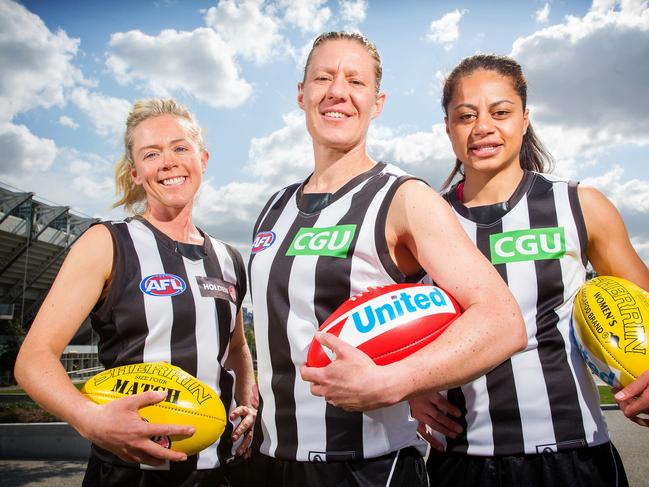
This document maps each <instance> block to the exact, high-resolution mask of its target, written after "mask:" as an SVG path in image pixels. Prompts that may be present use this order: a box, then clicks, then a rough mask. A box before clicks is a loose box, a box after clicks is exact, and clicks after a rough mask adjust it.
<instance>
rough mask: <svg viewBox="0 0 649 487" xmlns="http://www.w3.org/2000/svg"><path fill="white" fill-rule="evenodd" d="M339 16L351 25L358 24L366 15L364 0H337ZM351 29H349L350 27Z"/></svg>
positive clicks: (365, 2)
mask: <svg viewBox="0 0 649 487" xmlns="http://www.w3.org/2000/svg"><path fill="white" fill-rule="evenodd" d="M338 4H339V6H340V17H341V18H342V20H343V21H345V22H348V23H349V24H350V27H351V26H355V25H358V24H360V23H361V22H363V21H364V20H365V17H366V16H367V1H366V0H338ZM350 30H351V29H350Z"/></svg>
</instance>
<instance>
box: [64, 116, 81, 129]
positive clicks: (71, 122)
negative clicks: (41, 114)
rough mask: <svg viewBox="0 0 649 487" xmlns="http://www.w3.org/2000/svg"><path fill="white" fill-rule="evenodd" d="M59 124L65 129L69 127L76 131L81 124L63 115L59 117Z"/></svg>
mask: <svg viewBox="0 0 649 487" xmlns="http://www.w3.org/2000/svg"><path fill="white" fill-rule="evenodd" d="M59 124H61V125H63V126H64V127H69V128H71V129H74V130H76V129H78V128H79V124H78V123H77V122H75V121H74V120H72V119H71V118H70V117H68V116H67V115H61V116H60V117H59Z"/></svg>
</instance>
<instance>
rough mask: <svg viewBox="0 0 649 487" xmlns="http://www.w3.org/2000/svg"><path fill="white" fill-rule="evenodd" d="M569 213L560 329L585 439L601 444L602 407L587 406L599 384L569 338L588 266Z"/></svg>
mask: <svg viewBox="0 0 649 487" xmlns="http://www.w3.org/2000/svg"><path fill="white" fill-rule="evenodd" d="M549 179H550V178H549ZM555 201H556V204H557V208H569V207H570V201H569V200H568V192H567V191H557V192H555ZM568 216H569V213H568V212H558V219H559V226H562V227H564V228H566V230H568V231H566V239H567V240H568V239H571V241H567V242H566V248H567V249H575V258H574V259H561V261H560V262H561V273H562V275H563V276H564V278H563V279H564V282H565V283H566V285H565V288H564V305H563V306H562V307H560V308H559V309H557V310H556V311H557V314H558V315H559V320H560V321H559V331H560V332H561V335H562V336H563V340H564V343H565V344H566V347H565V349H566V354H567V355H568V356H570V360H569V361H568V363H569V365H570V369H571V370H572V374H573V375H574V376H575V377H576V379H577V381H578V382H577V385H578V386H579V387H577V395H578V399H579V406H580V409H581V412H582V420H583V422H584V428H585V431H586V440H587V441H588V442H589V444H593V445H599V444H601V443H605V442H607V441H609V437H608V428H607V426H606V422H605V421H604V416H603V415H602V414H601V411H600V409H599V407H597V409H596V410H595V411H592V410H591V409H589V407H588V405H589V404H590V405H591V407H592V406H593V405H597V404H599V392H598V390H597V387H596V386H595V385H594V379H593V374H591V372H590V370H589V369H588V367H587V366H586V364H585V362H584V361H583V360H582V359H581V356H580V353H579V350H578V349H577V347H575V346H573V344H572V342H571V338H570V316H571V315H572V303H573V300H574V297H575V294H576V292H577V290H578V289H579V287H580V286H581V283H583V282H584V281H585V280H586V268H585V267H584V266H583V265H581V264H580V262H581V259H582V257H583V256H582V254H581V248H580V245H579V240H578V239H577V227H576V225H575V221H574V220H573V219H572V218H569V217H568ZM574 239H577V240H574Z"/></svg>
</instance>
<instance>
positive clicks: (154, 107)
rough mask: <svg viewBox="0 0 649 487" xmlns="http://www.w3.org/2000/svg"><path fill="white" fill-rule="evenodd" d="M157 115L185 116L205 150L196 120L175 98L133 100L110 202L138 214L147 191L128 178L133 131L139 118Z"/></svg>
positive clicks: (131, 160)
mask: <svg viewBox="0 0 649 487" xmlns="http://www.w3.org/2000/svg"><path fill="white" fill-rule="evenodd" d="M160 115H174V116H176V117H179V118H182V119H185V120H187V122H189V127H188V130H189V136H190V137H191V138H192V140H193V141H194V142H196V144H198V147H199V149H200V150H201V151H206V150H207V148H206V146H205V142H203V134H202V132H201V127H200V126H199V125H198V122H196V119H195V118H194V116H193V115H192V114H191V112H190V111H189V110H187V109H186V108H185V107H184V106H182V105H181V104H180V103H178V102H177V101H176V100H174V99H172V98H169V99H160V98H153V99H150V100H138V101H136V102H135V103H133V108H132V109H131V112H130V113H129V114H128V117H127V119H126V131H125V132H124V154H122V157H120V159H119V161H117V165H116V166H115V188H116V193H117V195H118V196H120V198H119V200H117V201H116V202H115V203H113V208H117V207H118V206H122V205H124V208H125V209H126V211H127V213H130V214H138V213H142V211H144V208H145V207H144V206H142V205H141V203H142V202H144V201H145V200H146V194H145V192H144V189H143V188H142V186H139V185H136V184H135V183H134V182H133V179H132V178H131V171H132V169H133V168H134V167H135V162H134V161H133V143H134V140H133V139H134V138H133V131H134V130H135V127H137V126H138V124H140V123H141V122H143V121H145V120H147V119H149V118H154V117H159V116H160Z"/></svg>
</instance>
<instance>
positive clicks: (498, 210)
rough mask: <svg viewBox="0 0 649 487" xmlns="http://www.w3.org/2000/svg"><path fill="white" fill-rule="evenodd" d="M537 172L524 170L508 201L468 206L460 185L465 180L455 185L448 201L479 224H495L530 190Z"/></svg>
mask: <svg viewBox="0 0 649 487" xmlns="http://www.w3.org/2000/svg"><path fill="white" fill-rule="evenodd" d="M535 174H536V173H534V172H532V171H528V170H524V171H523V177H522V178H521V180H520V182H519V183H518V186H517V187H516V189H515V190H514V192H513V193H512V195H511V196H510V197H509V199H507V200H506V201H500V202H498V203H493V204H491V205H483V206H474V207H470V208H469V207H467V206H465V205H464V203H463V202H462V201H461V199H460V194H459V191H458V187H459V186H460V184H462V185H463V184H464V180H462V181H460V182H459V183H457V184H456V185H454V186H453V187H452V188H451V189H450V190H449V192H448V193H447V194H448V201H449V203H450V204H451V206H452V207H453V209H455V211H457V212H458V214H460V215H461V216H463V217H464V218H466V219H467V220H470V221H472V222H474V223H477V224H479V225H493V224H494V223H496V222H498V221H499V220H501V219H502V218H503V217H504V216H505V215H506V214H507V213H509V212H510V211H511V210H512V208H514V207H515V206H516V204H518V202H519V201H520V200H521V199H522V198H523V196H524V195H525V193H527V192H528V191H529V189H530V188H531V186H532V184H533V183H534V178H535Z"/></svg>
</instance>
